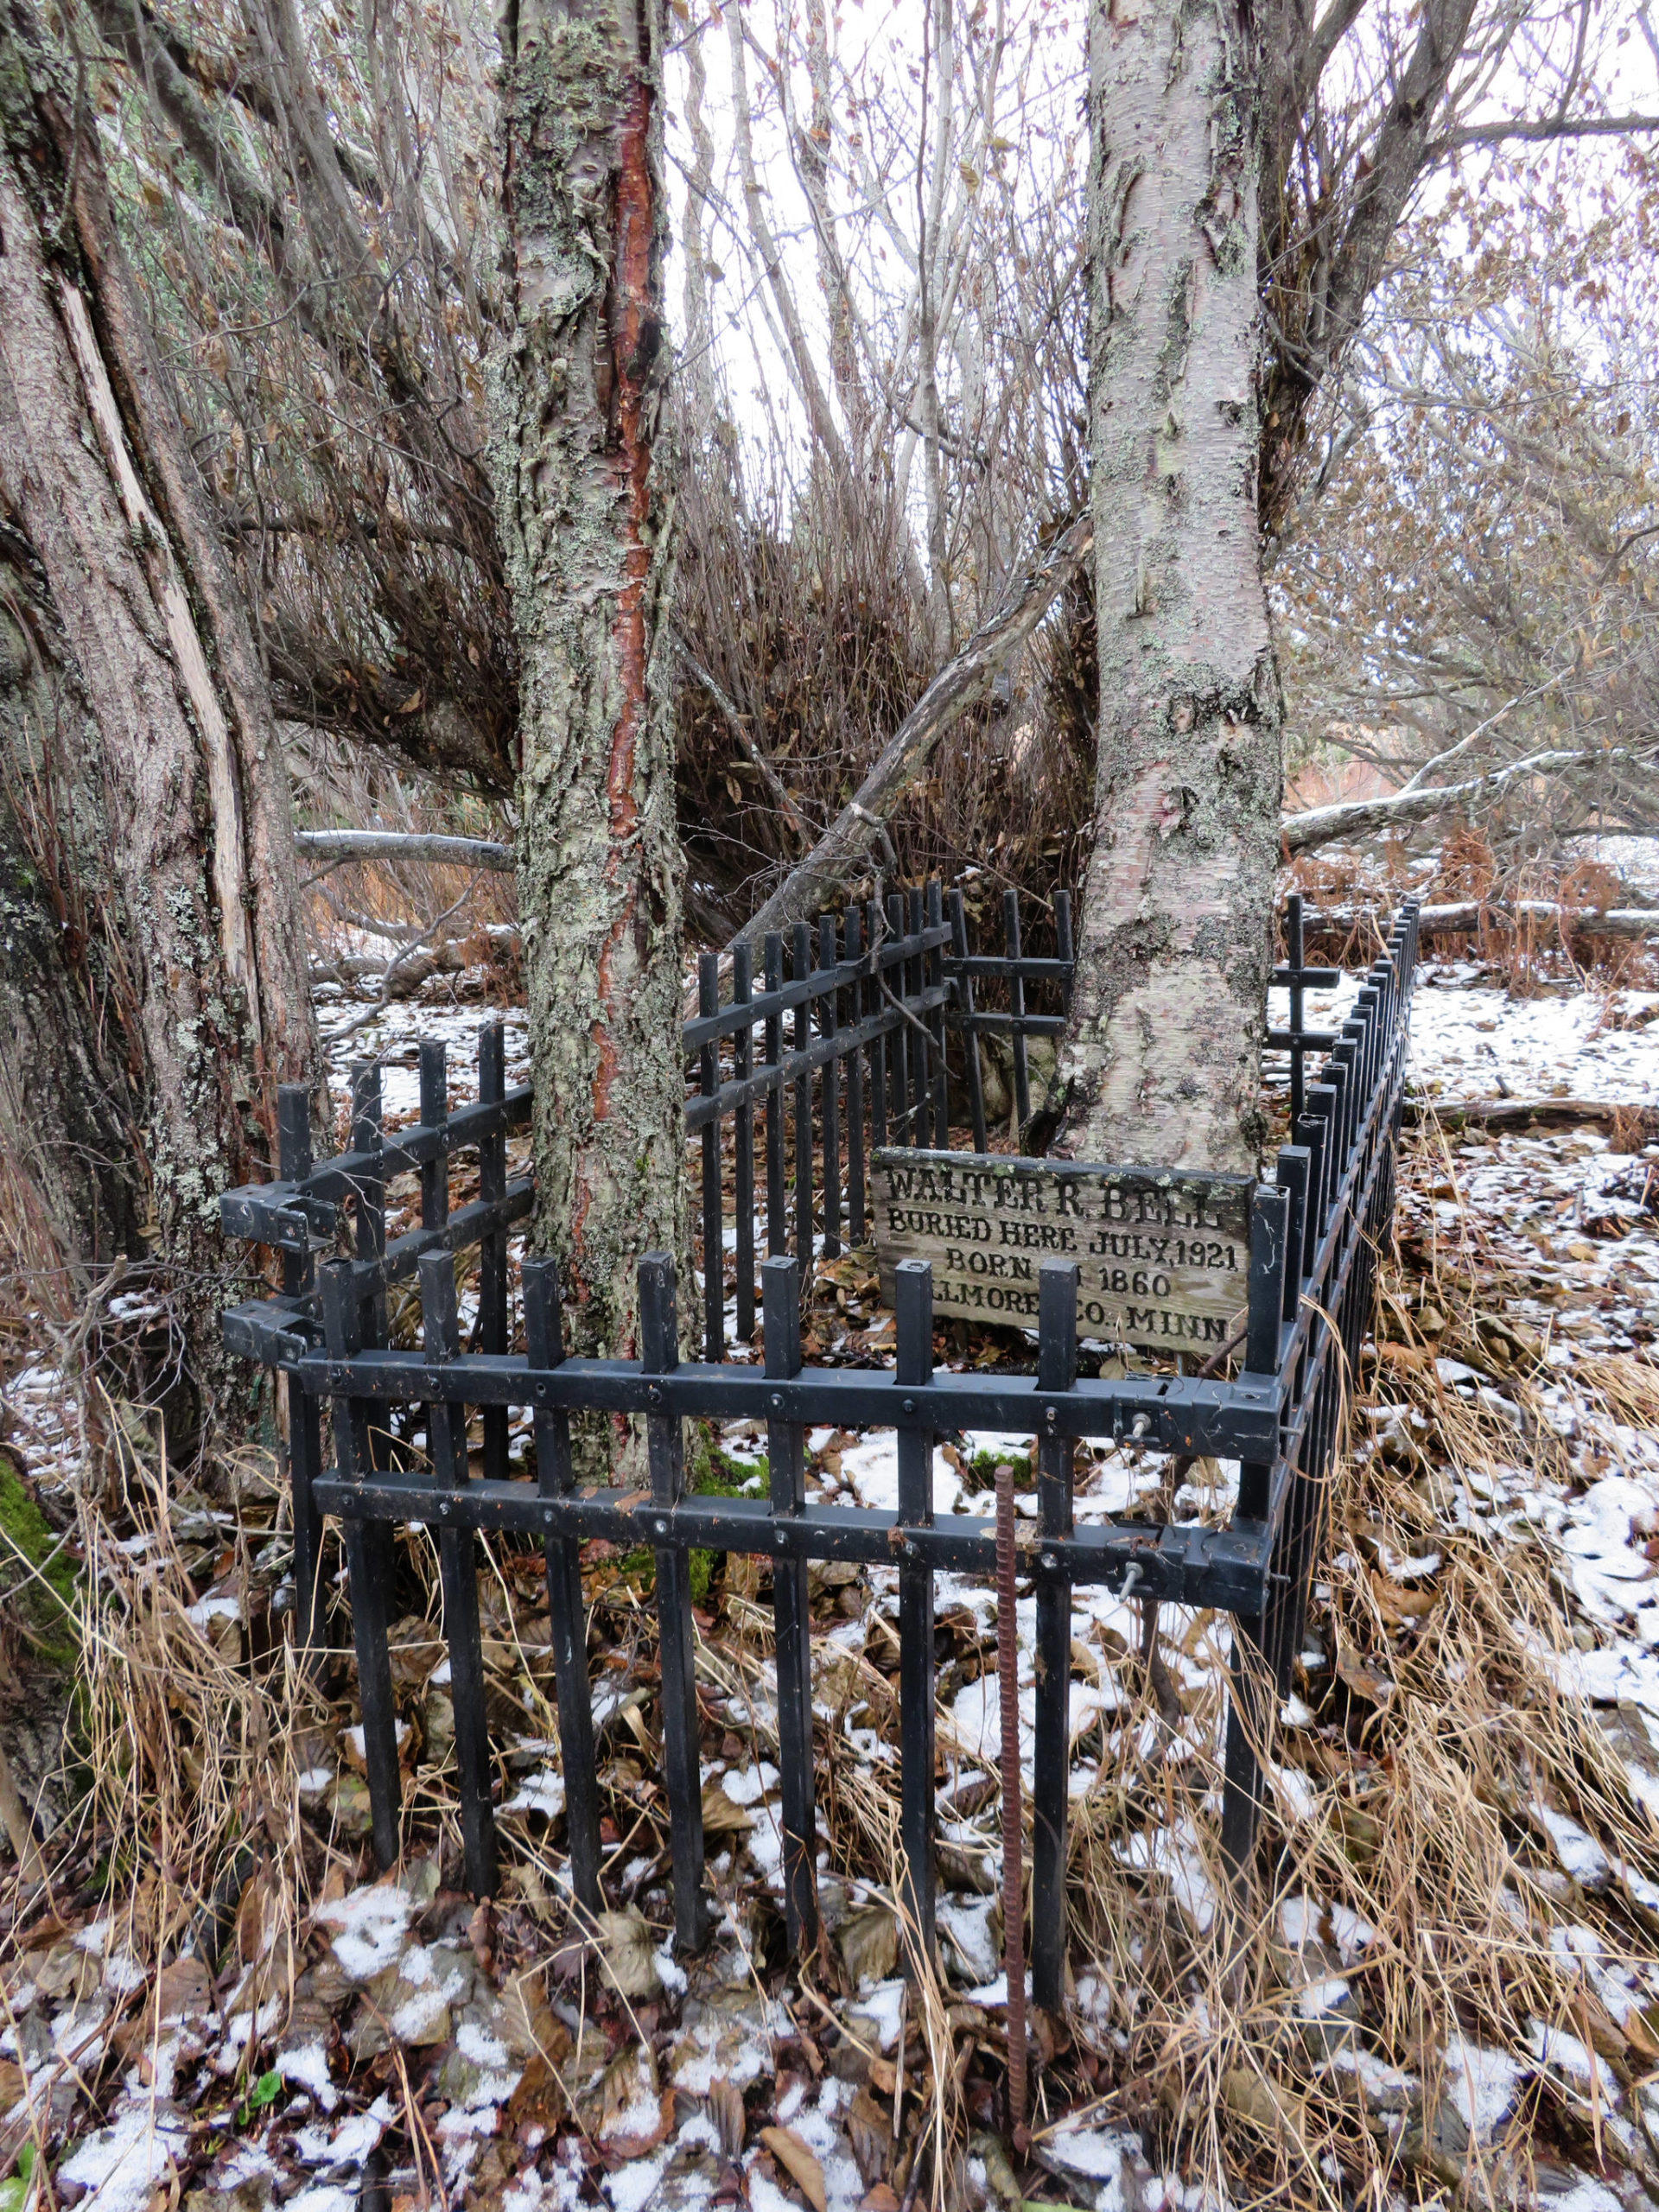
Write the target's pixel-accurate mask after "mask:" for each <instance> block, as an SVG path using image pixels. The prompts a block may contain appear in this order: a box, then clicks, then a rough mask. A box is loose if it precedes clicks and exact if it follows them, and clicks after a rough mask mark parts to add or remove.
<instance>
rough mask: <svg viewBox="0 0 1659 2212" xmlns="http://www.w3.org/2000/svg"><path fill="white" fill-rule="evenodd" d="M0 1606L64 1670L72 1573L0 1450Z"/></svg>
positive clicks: (70, 1644) (71, 1649)
mask: <svg viewBox="0 0 1659 2212" xmlns="http://www.w3.org/2000/svg"><path fill="white" fill-rule="evenodd" d="M0 1604H3V1605H6V1606H7V1607H8V1608H9V1610H10V1612H11V1613H12V1615H13V1617H14V1618H15V1619H16V1620H17V1621H18V1622H19V1623H20V1624H21V1625H22V1628H23V1630H24V1631H25V1633H26V1634H27V1635H28V1637H29V1640H30V1642H31V1643H33V1644H34V1645H35V1648H36V1649H37V1650H38V1651H39V1652H40V1653H41V1656H43V1657H45V1658H48V1659H51V1660H53V1661H54V1662H56V1663H57V1664H59V1665H60V1666H66V1667H67V1665H69V1664H70V1662H72V1661H73V1658H74V1656H75V1635H74V1618H75V1570H74V1568H73V1567H72V1566H71V1565H70V1563H69V1560H67V1558H66V1557H65V1556H64V1551H63V1540H62V1538H61V1537H60V1536H59V1535H58V1534H57V1533H56V1531H55V1530H54V1529H53V1528H52V1526H51V1524H50V1523H49V1522H48V1520H47V1518H46V1516H45V1515H44V1514H43V1513H42V1512H41V1509H40V1507H39V1506H38V1505H36V1504H35V1501H34V1499H33V1498H32V1497H30V1496H29V1492H28V1491H27V1490H25V1489H24V1487H23V1484H22V1478H20V1477H19V1475H18V1472H17V1470H16V1466H15V1465H14V1464H13V1462H12V1460H11V1459H10V1455H9V1454H8V1453H6V1452H0Z"/></svg>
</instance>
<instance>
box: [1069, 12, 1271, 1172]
mask: <svg viewBox="0 0 1659 2212" xmlns="http://www.w3.org/2000/svg"><path fill="white" fill-rule="evenodd" d="M1257 62H1258V56H1257V53H1256V48H1255V34H1254V29H1253V25H1252V17H1251V14H1250V10H1249V7H1248V6H1247V5H1243V4H1239V0H1196V4H1186V3H1185V0H1130V4H1128V5H1124V4H1122V0H1119V4H1116V5H1115V4H1113V0H1095V5H1094V6H1093V8H1092V9H1091V11H1090V103H1091V136H1092V152H1091V168H1090V232H1091V235H1090V258H1091V267H1092V280H1091V281H1092V286H1093V289H1092V293H1091V298H1090V310H1091V316H1092V338H1091V347H1090V353H1091V359H1090V437H1091V445H1092V456H1093V502H1094V518H1095V561H1096V609H1097V619H1098V625H1099V638H1100V702H1101V705H1100V744H1099V767H1098V771H1097V780H1096V842H1095V849H1094V855H1093V859H1092V861H1091V862H1090V869H1089V874H1088V879H1087V884H1086V887H1085V891H1084V910H1083V916H1082V925H1081V929H1080V931H1079V943H1078V961H1077V984H1076V988H1075V990H1074V994H1073V999H1072V1017H1071V1027H1070V1030H1069V1032H1068V1034H1067V1036H1066V1039H1065V1043H1064V1045H1063V1046H1062V1050H1061V1055H1060V1073H1061V1077H1062V1079H1063V1080H1064V1081H1065V1084H1067V1086H1068V1088H1067V1090H1066V1093H1065V1096H1066V1107H1065V1118H1064V1122H1063V1124H1062V1128H1061V1133H1060V1137H1059V1141H1058V1143H1057V1145H1056V1146H1055V1147H1054V1149H1055V1150H1056V1151H1058V1152H1061V1153H1063V1154H1066V1155H1068V1156H1070V1157H1072V1158H1077V1159H1081V1158H1089V1159H1096V1160H1128V1161H1141V1162H1147V1163H1149V1164H1154V1165H1158V1166H1177V1165H1181V1166H1200V1167H1205V1168H1211V1169H1240V1168H1247V1167H1249V1168H1253V1167H1254V1166H1255V1160H1256V1154H1257V1150H1258V1147H1259V1145H1260V1142H1261V1140H1262V1127H1261V1122H1260V1116H1259V1109H1258V1107H1257V1104H1256V1084H1257V1070H1258V1062H1259V1056H1260V1052H1261V1047H1262V1037H1263V1034H1264V1028H1265V1012H1266V997H1267V980H1268V967H1269V946H1268V924H1269V917H1270V913H1271V902H1272V889H1273V872H1274V861H1275V857H1276V855H1277V851H1278V837H1279V829H1278V824H1279V809H1280V801H1281V782H1282V779H1281V764H1280V746H1279V734H1280V730H1279V724H1280V709H1279V693H1278V684H1277V678H1276V674H1275V671H1274V663H1273V656H1272V650H1271V645H1270V643H1269V639H1268V618H1267V607H1266V601H1265V597H1264V594H1263V591H1262V576H1261V565H1260V559H1259V555H1258V545H1257V525H1256V474H1257V459H1258V452H1259V447H1260V438H1261V428H1260V410H1259V403H1258V381H1259V374H1260V359H1261V332H1260V322H1259V308H1258V295H1257V286H1256V238H1257V190H1258V176H1259V168H1260V154H1259V145H1258V138H1259V128H1260V126H1259V119H1258V114H1257V101H1258V94H1257Z"/></svg>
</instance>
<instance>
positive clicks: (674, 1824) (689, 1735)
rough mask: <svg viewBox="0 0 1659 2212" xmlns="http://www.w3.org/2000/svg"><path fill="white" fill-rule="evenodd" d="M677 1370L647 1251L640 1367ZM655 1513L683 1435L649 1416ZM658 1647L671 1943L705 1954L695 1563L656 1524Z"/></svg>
mask: <svg viewBox="0 0 1659 2212" xmlns="http://www.w3.org/2000/svg"><path fill="white" fill-rule="evenodd" d="M679 1363H680V1347H679V1334H678V1327H677V1322H676V1319H675V1313H674V1262H673V1260H672V1259H671V1257H670V1255H668V1254H667V1253H666V1252H647V1253H646V1254H645V1257H644V1259H642V1260H641V1261H640V1262H639V1366H640V1370H641V1372H642V1373H644V1374H645V1375H671V1374H672V1373H673V1372H674V1370H675V1369H676V1368H677V1366H678V1365H679ZM645 1440H646V1449H647V1451H648V1452H649V1454H650V1459H651V1492H652V1505H653V1507H655V1508H658V1509H661V1508H663V1507H670V1508H671V1507H673V1506H676V1505H677V1504H678V1503H679V1502H680V1499H681V1497H683V1494H684V1491H685V1436H684V1428H683V1423H682V1421H681V1420H680V1417H679V1415H678V1414H662V1413H652V1414H646V1416H645ZM653 1525H654V1530H655V1533H656V1534H657V1535H658V1536H659V1537H660V1538H662V1539H664V1541H660V1542H658V1544H657V1545H656V1546H655V1548H654V1555H655V1558H656V1562H657V1648H658V1659H659V1661H660V1663H661V1667H662V1714H663V1770H664V1782H665V1783H666V1784H667V1789H668V1821H669V1841H670V1847H671V1853H672V1856H673V1860H674V1940H675V1942H677V1944H678V1945H679V1947H680V1948H681V1949H682V1950H686V1951H696V1950H701V1949H702V1944H703V1941H704V1938H705V1937H706V1936H707V1934H708V1919H707V1916H706V1914H705V1912H704V1910H703V1900H702V1757H701V1751H700V1738H701V1733H702V1732H701V1730H700V1728H699V1726H698V1723H697V1688H696V1672H695V1662H694V1660H693V1656H692V1637H691V1562H690V1558H689V1557H688V1555H687V1553H686V1548H685V1545H684V1543H683V1541H681V1542H671V1541H667V1537H668V1530H669V1522H668V1521H667V1519H666V1518H665V1517H658V1519H657V1520H656V1521H655V1522H654V1524H653Z"/></svg>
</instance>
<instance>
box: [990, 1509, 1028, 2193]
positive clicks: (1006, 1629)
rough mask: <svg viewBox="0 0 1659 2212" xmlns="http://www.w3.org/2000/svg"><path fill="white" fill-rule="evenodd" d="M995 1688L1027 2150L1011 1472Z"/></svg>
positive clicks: (1011, 2073)
mask: <svg viewBox="0 0 1659 2212" xmlns="http://www.w3.org/2000/svg"><path fill="white" fill-rule="evenodd" d="M996 1688H997V1697H996V1702H997V1711H998V1714H999V1717H1000V1718H1001V1723H1002V1961H1003V1964H1004V1966H1005V1967H1007V1977H1008V2122H1009V2126H1010V2127H1011V2129H1012V2131H1013V2134H1014V2142H1015V2144H1016V2145H1017V2146H1018V2147H1019V2148H1020V2150H1021V2151H1023V2150H1024V2149H1025V2147H1026V1905H1025V1888H1024V1884H1023V1882H1022V1881H1021V1878H1020V1877H1021V1873H1022V1872H1023V1865H1024V1859H1025V1833H1024V1829H1025V1824H1024V1821H1022V1819H1021V1817H1020V1641H1019V1637H1018V1636H1017V1635H1016V1633H1015V1629H1014V1469H1013V1468H1012V1467H1010V1466H1007V1465H1003V1466H1001V1467H999V1468H998V1469H997V1471H996Z"/></svg>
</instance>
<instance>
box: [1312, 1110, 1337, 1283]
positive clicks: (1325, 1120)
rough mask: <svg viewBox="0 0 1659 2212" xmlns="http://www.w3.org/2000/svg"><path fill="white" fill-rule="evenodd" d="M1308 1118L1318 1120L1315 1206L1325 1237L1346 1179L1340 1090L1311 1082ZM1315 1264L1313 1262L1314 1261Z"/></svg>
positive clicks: (1315, 1150) (1320, 1230)
mask: <svg viewBox="0 0 1659 2212" xmlns="http://www.w3.org/2000/svg"><path fill="white" fill-rule="evenodd" d="M1307 1118H1308V1120H1309V1121H1310V1122H1318V1124H1319V1139H1318V1141H1317V1142H1316V1143H1314V1144H1313V1147H1312V1148H1313V1156H1314V1163H1315V1166H1316V1169H1317V1173H1316V1175H1315V1183H1316V1185H1317V1188H1318V1191H1319V1204H1318V1205H1317V1206H1316V1208H1315V1209H1314V1211H1315V1214H1316V1217H1317V1219H1318V1224H1319V1225H1318V1229H1317V1230H1316V1232H1315V1233H1316V1236H1319V1237H1323V1236H1324V1235H1325V1230H1326V1229H1327V1228H1328V1227H1329V1226H1330V1221H1331V1207H1332V1201H1333V1200H1334V1199H1335V1198H1336V1195H1337V1185H1338V1183H1339V1182H1340V1181H1341V1180H1342V1166H1341V1148H1340V1147H1339V1146H1338V1142H1337V1092H1336V1086H1335V1085H1334V1084H1329V1083H1310V1084H1308V1086H1307ZM1310 1264H1311V1262H1310Z"/></svg>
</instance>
